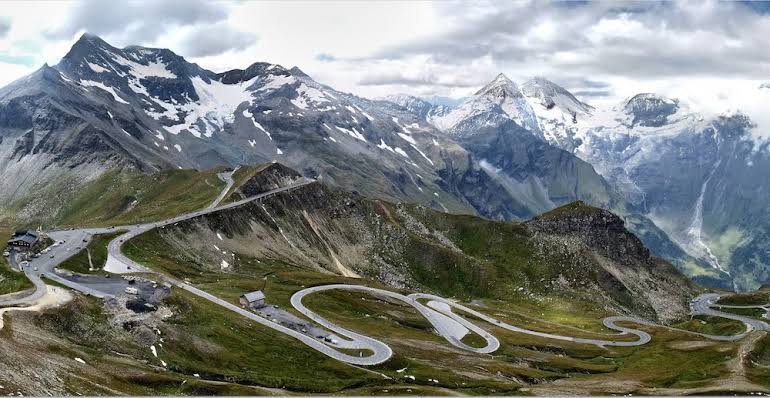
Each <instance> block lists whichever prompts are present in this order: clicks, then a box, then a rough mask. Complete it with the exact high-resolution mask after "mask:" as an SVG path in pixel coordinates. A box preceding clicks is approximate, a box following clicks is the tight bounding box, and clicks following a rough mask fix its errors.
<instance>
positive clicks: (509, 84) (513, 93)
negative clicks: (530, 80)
mask: <svg viewBox="0 0 770 398" xmlns="http://www.w3.org/2000/svg"><path fill="white" fill-rule="evenodd" d="M475 95H476V96H491V97H496V98H506V97H521V96H522V94H521V90H519V86H518V85H517V84H516V83H514V82H513V80H511V79H509V78H508V76H506V75H505V74H503V73H500V74H499V75H497V77H495V78H494V79H493V80H492V81H491V82H489V83H487V85H486V86H484V87H482V88H481V90H479V91H477V92H476V94H475Z"/></svg>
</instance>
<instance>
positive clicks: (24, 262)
mask: <svg viewBox="0 0 770 398" xmlns="http://www.w3.org/2000/svg"><path fill="white" fill-rule="evenodd" d="M27 265H29V261H22V262H20V263H19V267H26V266H27Z"/></svg>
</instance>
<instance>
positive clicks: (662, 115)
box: [624, 93, 679, 127]
mask: <svg viewBox="0 0 770 398" xmlns="http://www.w3.org/2000/svg"><path fill="white" fill-rule="evenodd" d="M678 109H679V100H677V99H671V98H666V97H663V96H660V95H657V94H652V93H641V94H637V95H635V96H633V97H631V99H629V100H628V101H627V102H626V105H625V106H624V110H625V112H626V113H627V114H628V115H629V116H631V117H632V125H639V126H644V127H660V126H662V125H664V124H666V122H667V120H668V117H669V116H671V115H673V114H674V113H676V111H677V110H678Z"/></svg>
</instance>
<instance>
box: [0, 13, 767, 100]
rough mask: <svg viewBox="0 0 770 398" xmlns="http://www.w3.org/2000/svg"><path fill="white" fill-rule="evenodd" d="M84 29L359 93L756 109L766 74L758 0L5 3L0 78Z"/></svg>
mask: <svg viewBox="0 0 770 398" xmlns="http://www.w3.org/2000/svg"><path fill="white" fill-rule="evenodd" d="M84 32H89V33H92V34H96V35H99V36H100V37H102V38H103V39H104V40H106V41H107V42H109V43H111V44H112V45H114V46H117V47H124V46H128V45H142V46H147V47H163V48H169V49H171V50H173V51H174V52H176V53H178V54H180V55H182V56H184V57H185V58H187V59H188V60H190V61H192V62H196V63H198V64H199V65H201V66H203V67H205V68H207V69H211V70H213V71H216V72H221V71H225V70H228V69H234V68H245V67H247V66H248V65H250V64H251V63H253V62H257V61H264V62H273V63H278V64H281V65H283V66H285V67H292V66H298V67H299V68H300V69H302V70H303V71H305V72H306V73H308V74H309V75H311V76H312V77H313V78H314V79H316V80H317V81H320V82H322V83H325V84H328V85H330V86H332V87H334V88H336V89H338V90H342V91H346V92H352V93H354V94H357V95H361V96H365V97H370V98H373V97H379V96H384V95H388V94H394V93H405V94H413V95H422V96H433V95H438V96H450V97H455V98H458V97H463V96H467V95H471V94H472V93H473V92H475V91H476V90H477V89H478V88H479V87H481V86H483V85H484V84H485V83H486V82H488V81H489V80H491V79H493V78H494V77H495V76H496V75H497V74H498V73H505V74H506V75H508V76H509V77H510V78H511V79H513V80H514V81H517V82H523V81H525V80H526V79H528V78H530V77H533V76H542V77H546V78H548V79H550V80H553V81H554V82H556V83H558V84H560V85H562V86H564V87H565V88H567V89H568V90H570V91H572V92H573V93H575V94H576V95H577V96H578V97H579V98H581V99H583V100H585V101H587V102H589V103H592V104H597V103H602V102H607V103H612V102H616V101H620V100H622V99H623V98H628V97H630V96H632V95H634V94H636V93H639V92H656V93H659V94H662V95H667V96H672V97H676V98H680V99H684V100H686V101H688V102H690V103H692V105H693V106H694V107H696V108H703V109H708V110H714V111H720V110H723V109H728V108H735V107H749V106H755V107H756V106H757V104H756V103H755V102H756V99H755V98H754V94H755V93H756V92H757V91H759V86H760V85H761V84H762V83H764V82H770V3H752V2H713V1H703V2H699V1H691V2H628V3H624V2H618V1H613V2H586V1H572V2H545V1H520V2H517V1H439V2H427V1H396V0H392V1H361V2H356V1H352V0H351V1H338V2H335V1H326V2H323V1H309V2H303V1H282V2H270V1H201V0H162V1H128V2H121V3H120V4H119V5H118V4H117V3H115V2H112V1H101V0H100V1H97V0H84V1H49V2H34V1H23V2H21V1H20V2H14V1H8V0H6V1H3V2H2V7H0V85H5V84H7V83H9V82H10V81H13V80H15V79H17V78H19V77H21V76H23V75H25V74H28V73H30V72H32V71H34V70H35V69H37V68H39V67H40V66H41V65H43V63H46V62H47V63H48V64H50V65H54V64H56V63H57V62H58V61H59V59H60V58H61V57H62V56H64V55H65V54H66V52H67V50H68V49H69V48H70V46H71V45H72V44H73V43H74V42H75V41H76V40H77V38H78V37H79V36H80V35H81V34H82V33H84ZM765 91H767V90H765Z"/></svg>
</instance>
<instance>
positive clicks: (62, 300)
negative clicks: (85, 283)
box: [0, 286, 72, 330]
mask: <svg viewBox="0 0 770 398" xmlns="http://www.w3.org/2000/svg"><path fill="white" fill-rule="evenodd" d="M71 300H72V294H71V293H70V292H68V291H67V290H65V289H62V288H60V287H56V286H47V287H46V292H45V294H44V295H43V296H42V297H40V298H39V299H38V300H37V302H35V304H33V305H30V306H27V307H9V308H0V330H2V329H3V326H5V323H4V322H3V317H4V315H5V313H6V312H10V311H35V312H40V311H43V310H46V309H48V308H55V307H58V306H61V305H64V304H66V303H68V302H70V301H71Z"/></svg>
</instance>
